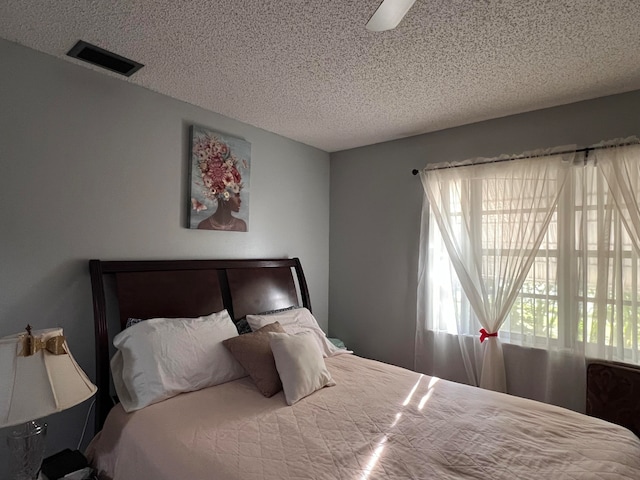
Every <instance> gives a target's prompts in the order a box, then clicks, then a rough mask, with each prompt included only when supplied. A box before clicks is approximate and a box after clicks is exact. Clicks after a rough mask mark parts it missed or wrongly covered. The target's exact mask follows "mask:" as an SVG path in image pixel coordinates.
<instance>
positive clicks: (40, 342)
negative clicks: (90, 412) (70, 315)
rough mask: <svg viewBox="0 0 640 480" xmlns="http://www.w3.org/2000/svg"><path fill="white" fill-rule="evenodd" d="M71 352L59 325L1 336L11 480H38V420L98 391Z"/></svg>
mask: <svg viewBox="0 0 640 480" xmlns="http://www.w3.org/2000/svg"><path fill="white" fill-rule="evenodd" d="M97 390H98V389H97V387H96V386H95V385H94V384H93V383H91V381H90V380H89V379H88V378H87V375H86V374H85V373H84V372H83V371H82V369H81V368H80V366H79V365H78V364H77V363H76V361H75V360H74V358H73V357H72V356H71V352H70V351H69V347H68V346H67V342H66V340H65V338H64V336H63V335H62V329H61V328H51V329H47V330H37V331H33V332H31V327H30V326H27V332H26V333H22V334H16V335H11V336H8V337H4V338H0V427H10V426H16V425H19V427H18V428H15V429H13V430H12V431H11V432H10V433H9V436H8V437H7V443H8V446H9V469H10V472H11V475H12V476H11V478H12V479H13V480H33V479H37V478H38V475H39V472H40V466H41V464H42V458H43V456H44V448H45V438H46V433H47V425H46V424H45V423H37V421H36V420H37V419H39V418H42V417H46V416H48V415H51V414H53V413H56V412H60V411H62V410H65V409H67V408H70V407H73V406H74V405H77V404H78V403H81V402H83V401H85V400H87V399H88V398H90V397H91V396H92V395H93V394H94V393H96V391H97Z"/></svg>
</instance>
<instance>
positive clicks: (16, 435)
mask: <svg viewBox="0 0 640 480" xmlns="http://www.w3.org/2000/svg"><path fill="white" fill-rule="evenodd" d="M46 437H47V424H46V423H43V424H38V423H36V422H27V423H24V424H22V425H19V426H18V427H16V428H15V429H14V430H13V431H11V432H10V433H9V435H8V436H7V444H8V446H9V474H10V475H11V477H10V478H11V479H12V480H37V479H38V478H41V477H40V476H39V473H40V467H41V466H42V458H43V457H44V447H45V441H46Z"/></svg>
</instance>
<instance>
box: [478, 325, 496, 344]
mask: <svg viewBox="0 0 640 480" xmlns="http://www.w3.org/2000/svg"><path fill="white" fill-rule="evenodd" d="M497 336H498V332H493V333H489V332H487V331H486V330H485V329H484V328H481V329H480V343H483V342H484V341H485V340H486V339H487V338H489V337H497Z"/></svg>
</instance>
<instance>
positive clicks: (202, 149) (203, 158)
mask: <svg viewBox="0 0 640 480" xmlns="http://www.w3.org/2000/svg"><path fill="white" fill-rule="evenodd" d="M193 154H194V155H195V156H196V157H197V162H198V169H199V170H200V178H202V193H203V194H204V196H205V197H207V198H208V199H210V200H222V201H224V202H226V201H228V200H229V198H230V197H231V195H234V194H237V193H240V190H242V187H243V184H242V176H241V175H240V172H239V171H238V159H237V158H236V157H235V156H234V155H232V154H231V150H230V149H229V146H228V145H227V144H226V143H224V142H222V141H221V140H220V139H219V138H217V137H215V136H212V135H205V136H203V137H201V138H200V139H198V140H197V142H196V143H195V145H194V147H193Z"/></svg>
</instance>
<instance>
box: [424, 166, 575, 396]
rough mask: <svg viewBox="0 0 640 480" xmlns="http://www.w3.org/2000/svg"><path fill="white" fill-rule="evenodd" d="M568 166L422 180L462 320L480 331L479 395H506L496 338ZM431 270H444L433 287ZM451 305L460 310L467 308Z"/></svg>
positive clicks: (427, 174) (462, 170)
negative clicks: (460, 296)
mask: <svg viewBox="0 0 640 480" xmlns="http://www.w3.org/2000/svg"><path fill="white" fill-rule="evenodd" d="M571 160H572V158H567V156H561V155H547V156H541V157H537V158H525V159H519V160H513V161H508V162H500V163H480V164H476V165H470V166H461V167H456V168H441V169H432V170H428V169H425V170H424V171H423V172H422V173H421V179H422V182H423V186H424V188H425V193H426V196H427V199H428V201H429V206H430V209H431V213H432V218H433V219H435V221H436V223H437V226H438V229H439V231H440V234H441V237H442V241H443V243H444V245H445V247H446V251H447V253H448V257H449V260H450V261H451V264H452V266H453V270H454V271H455V273H456V276H457V280H458V281H459V283H460V285H461V287H462V291H463V292H464V297H465V299H466V301H468V303H469V306H470V309H471V311H472V312H473V315H472V316H471V317H470V316H469V315H466V317H467V318H473V317H475V318H476V319H477V321H478V322H479V327H482V328H481V329H480V334H481V336H480V342H481V343H483V344H484V346H483V352H482V356H483V358H482V366H481V368H480V372H479V373H480V382H479V385H480V386H481V387H483V388H488V389H491V390H497V391H502V392H504V391H506V375H505V368H504V360H503V353H502V347H501V344H500V341H499V339H498V330H499V329H500V327H501V326H502V324H503V323H504V321H505V319H506V318H507V316H508V315H509V313H510V310H511V307H512V305H513V302H514V301H515V299H516V296H517V295H518V292H519V290H520V287H521V286H522V284H523V282H524V279H525V278H526V275H527V273H528V271H529V269H530V267H531V265H532V264H533V262H534V260H535V258H536V253H537V251H538V248H539V246H540V243H541V242H542V240H543V238H544V236H545V233H546V231H547V227H548V225H549V222H550V221H551V217H552V215H553V213H554V211H555V207H556V203H557V201H558V196H559V193H560V191H561V190H562V187H563V185H564V182H565V179H566V175H567V171H568V169H569V167H570V166H571ZM423 233H424V232H423ZM432 261H434V258H433V257H432ZM434 267H437V268H445V269H446V268H447V267H446V265H443V264H441V265H436V264H432V265H431V267H430V268H431V271H430V274H431V276H432V280H434V278H435V276H440V278H446V277H445V275H444V273H445V272H441V271H439V270H435V269H434ZM436 283H437V282H436ZM422 293H424V292H422ZM420 294H421V293H419V295H420ZM453 303H454V304H456V305H458V304H459V305H460V308H465V307H466V302H458V301H453ZM419 311H420V308H419ZM456 317H457V318H460V315H459V313H458V314H456ZM467 323H469V322H467ZM457 327H459V324H458V325H456V328H457ZM452 333H453V332H452ZM455 333H460V332H455ZM465 333H470V332H465ZM485 340H488V341H487V342H486V343H485ZM461 351H462V352H463V359H464V362H465V367H466V370H467V374H468V375H469V376H470V377H475V373H474V372H473V369H472V368H471V367H470V364H471V363H472V362H471V361H470V359H469V358H468V355H467V354H465V352H466V351H467V349H466V348H464V346H463V348H461ZM465 357H466V358H465ZM472 381H475V378H473V379H472Z"/></svg>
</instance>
